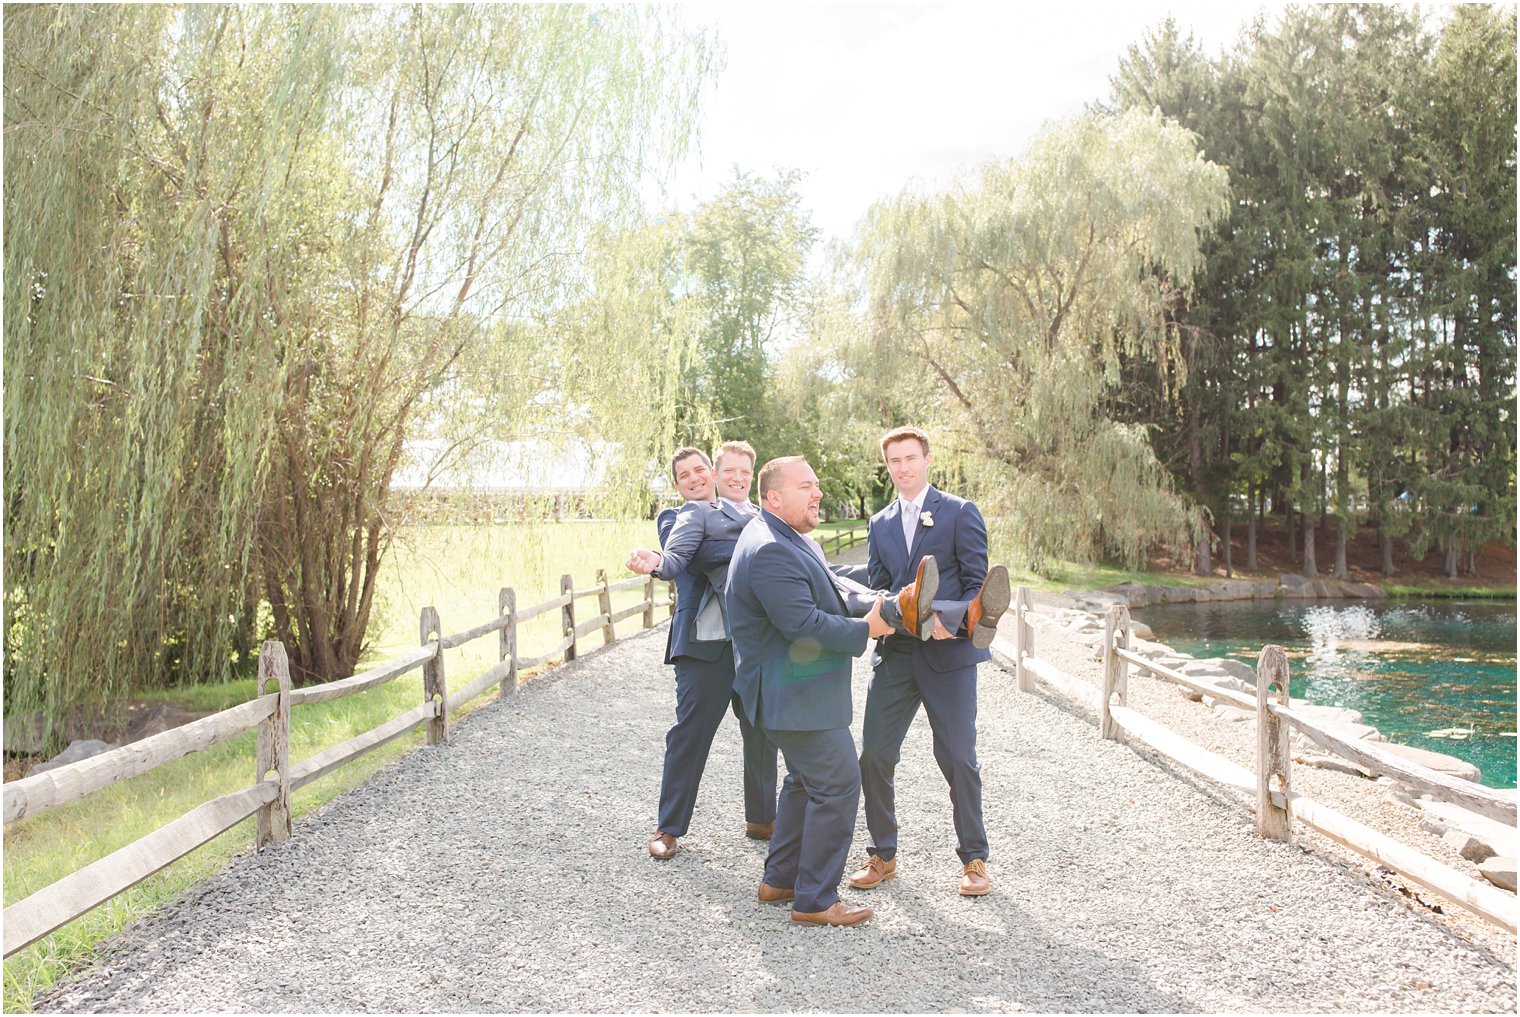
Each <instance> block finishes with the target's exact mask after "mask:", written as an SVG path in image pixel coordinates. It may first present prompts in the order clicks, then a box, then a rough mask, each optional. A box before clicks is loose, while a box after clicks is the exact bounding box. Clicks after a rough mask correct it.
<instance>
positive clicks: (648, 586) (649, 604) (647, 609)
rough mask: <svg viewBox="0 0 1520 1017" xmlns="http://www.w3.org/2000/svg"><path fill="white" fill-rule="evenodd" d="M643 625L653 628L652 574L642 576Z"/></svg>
mask: <svg viewBox="0 0 1520 1017" xmlns="http://www.w3.org/2000/svg"><path fill="white" fill-rule="evenodd" d="M644 627H645V628H646V629H652V628H654V576H646V577H645V578H644Z"/></svg>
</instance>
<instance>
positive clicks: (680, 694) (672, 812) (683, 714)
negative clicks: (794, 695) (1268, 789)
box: [659, 646, 776, 837]
mask: <svg viewBox="0 0 1520 1017" xmlns="http://www.w3.org/2000/svg"><path fill="white" fill-rule="evenodd" d="M675 668H676V722H675V724H674V726H672V727H671V729H670V731H669V732H668V733H667V734H666V735H665V772H664V776H663V777H662V778H661V780H660V825H659V830H660V832H661V833H668V834H670V835H671V836H672V837H684V836H686V831H687V828H688V827H690V826H691V813H692V810H693V809H695V808H696V804H697V787H698V785H700V784H701V783H702V771H703V770H704V769H705V768H706V766H707V753H708V751H709V750H710V749H711V748H712V743H713V736H714V735H716V734H717V733H718V728H719V726H720V725H721V724H722V723H723V714H724V713H725V712H727V711H728V709H729V707H730V706H732V708H733V711H734V716H735V717H738V718H739V734H740V736H741V737H742V738H743V740H744V820H745V822H747V823H769V822H771V821H772V820H774V819H775V818H776V746H774V745H772V744H771V743H770V741H769V740H768V739H767V738H766V737H765V734H764V733H763V732H761V731H760V730H758V729H757V728H755V727H754V726H753V725H752V724H750V722H749V718H747V717H746V716H745V715H744V710H743V708H742V707H741V706H740V705H739V697H738V696H737V695H735V693H734V651H733V648H732V647H730V646H725V647H724V648H723V656H721V657H719V658H718V659H717V660H712V661H708V660H698V659H696V658H694V657H678V658H676V664H675Z"/></svg>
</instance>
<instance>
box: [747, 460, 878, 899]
mask: <svg viewBox="0 0 1520 1017" xmlns="http://www.w3.org/2000/svg"><path fill="white" fill-rule="evenodd" d="M822 498H823V494H822V491H821V490H820V489H819V486H818V478H817V477H816V476H815V475H814V473H813V470H812V468H811V467H810V466H808V464H807V460H805V459H803V458H802V457H800V456H786V457H783V458H780V459H772V460H771V461H770V462H768V463H766V464H765V466H764V468H763V469H761V471H760V504H761V507H762V512H761V513H760V517H759V518H757V519H755V520H754V521H752V522H751V523H750V524H749V525H748V526H746V527H745V528H744V532H743V534H742V535H741V536H740V537H739V543H738V545H737V546H736V547H735V548H734V557H733V562H732V564H731V566H730V568H729V574H728V617H729V624H730V627H731V628H732V630H733V637H734V689H735V691H736V692H737V693H738V695H739V699H740V701H741V702H742V703H743V707H744V713H745V715H746V716H748V717H749V719H750V720H751V722H753V723H754V724H755V725H756V726H758V727H759V728H760V729H761V730H763V731H764V732H765V733H766V734H767V735H768V736H769V737H770V739H771V741H773V742H775V743H776V745H777V746H779V747H780V749H781V754H782V755H783V756H784V757H785V758H786V769H787V773H786V779H785V780H784V781H783V782H782V785H781V800H780V802H779V803H778V805H777V807H776V830H775V833H774V835H773V836H772V837H771V850H770V855H769V856H768V857H767V858H766V860H765V873H764V875H763V877H762V879H761V882H760V888H759V891H758V894H757V896H758V898H759V899H760V900H761V901H762V902H764V903H775V904H780V903H784V902H786V901H792V902H793V904H792V920H793V921H798V922H809V923H812V924H815V925H856V924H859V923H860V922H863V921H865V920H866V919H868V918H870V917H871V914H872V911H871V909H870V908H851V907H848V906H846V905H845V903H844V902H843V901H841V900H840V899H839V881H840V879H841V878H842V877H843V876H844V866H845V862H846V860H847V859H848V858H849V852H850V840H851V837H852V836H853V834H854V831H855V813H856V809H857V808H858V806H859V804H860V765H859V763H858V761H857V760H856V758H855V741H854V739H853V738H852V737H851V736H850V719H851V716H852V713H853V708H852V703H851V698H850V658H851V657H852V656H859V655H860V654H862V653H864V652H865V651H866V647H867V646H868V645H869V641H870V639H871V638H873V637H878V636H883V635H886V634H887V633H888V632H891V631H892V627H891V625H889V624H888V623H887V622H885V621H883V620H882V617H881V604H882V601H881V600H880V599H879V598H878V599H876V600H874V601H873V602H872V604H871V607H870V609H869V610H868V611H867V612H866V615H865V617H864V618H852V617H850V616H849V607H848V606H847V605H846V602H845V598H844V597H843V596H841V594H840V592H839V589H838V587H837V586H836V585H835V580H834V574H833V573H831V572H830V570H829V568H828V566H827V565H826V564H825V562H824V557H823V549H822V548H821V547H820V546H819V545H818V544H817V542H816V541H813V540H811V539H809V538H808V537H806V536H804V534H806V533H808V532H809V531H811V530H812V529H813V528H814V527H816V526H817V525H818V505H819V502H820V501H821V500H822Z"/></svg>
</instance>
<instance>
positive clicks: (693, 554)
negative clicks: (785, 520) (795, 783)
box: [626, 441, 776, 861]
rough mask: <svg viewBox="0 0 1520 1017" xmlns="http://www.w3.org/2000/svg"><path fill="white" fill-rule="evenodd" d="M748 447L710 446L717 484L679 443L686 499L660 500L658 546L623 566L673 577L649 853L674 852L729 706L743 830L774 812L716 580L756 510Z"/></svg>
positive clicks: (770, 756)
mask: <svg viewBox="0 0 1520 1017" xmlns="http://www.w3.org/2000/svg"><path fill="white" fill-rule="evenodd" d="M754 466H755V450H754V449H753V448H751V447H750V445H749V444H748V443H747V442H742V441H736V442H728V443H726V444H724V445H723V446H722V448H720V449H719V450H718V461H717V477H716V488H717V493H718V494H720V495H721V497H719V498H716V499H715V498H714V497H713V495H714V477H713V471H712V469H711V467H709V466H708V465H707V456H706V455H704V454H703V453H702V451H701V450H700V449H696V448H689V447H688V448H683V449H679V450H677V452H676V454H675V456H674V457H673V458H672V460H671V476H672V477H673V478H674V480H675V482H676V488H677V490H679V491H680V492H681V494H682V495H683V496H684V497H685V498H687V499H688V500H687V502H686V504H685V505H683V506H681V508H680V509H679V510H673V509H666V510H665V511H664V512H662V513H661V514H660V518H659V520H658V522H657V526H658V527H659V532H660V544H661V546H662V547H663V549H664V550H663V552H658V551H650V550H637V551H634V552H633V553H632V554H631V555H630V556H629V558H628V561H627V562H626V565H627V567H628V568H629V569H631V570H632V571H634V572H637V573H639V574H641V575H653V576H655V578H657V579H669V580H673V581H674V582H675V584H676V613H675V617H674V618H673V619H671V623H670V635H669V638H668V641H667V643H666V649H665V662H666V663H667V664H673V665H675V671H676V721H675V724H674V725H673V726H672V727H671V728H670V731H669V732H668V733H667V734H666V736H665V766H664V773H663V776H662V778H661V781H660V817H659V824H658V826H657V827H656V828H655V832H654V834H653V835H652V836H651V837H650V839H649V853H650V855H652V856H653V857H655V858H658V859H660V860H662V861H663V860H665V859H668V858H671V857H672V856H673V855H675V853H676V851H677V840H678V838H680V837H684V836H685V835H686V832H687V830H688V829H689V828H690V826H691V816H692V812H693V810H694V809H695V807H696V801H697V789H698V786H699V785H700V784H701V781H702V771H703V770H704V769H705V768H706V766H707V756H708V753H709V752H710V750H711V749H712V742H713V738H714V736H715V735H716V734H717V732H718V728H719V726H720V725H721V724H722V723H723V715H724V713H726V712H727V711H728V709H729V708H730V706H732V708H733V712H734V716H735V717H737V718H738V720H739V733H740V736H741V738H742V739H743V743H744V819H745V822H744V831H745V834H746V836H749V837H752V838H755V839H757V840H767V839H769V838H770V835H771V829H772V827H773V824H774V822H775V818H776V747H775V746H774V745H772V744H771V743H770V741H769V740H767V739H766V737H765V735H764V734H763V733H762V732H760V731H757V730H755V728H754V726H753V725H752V724H751V723H750V720H749V718H748V717H746V716H745V715H744V711H743V710H742V709H740V706H739V700H738V697H737V696H735V695H734V691H733V685H734V654H733V649H732V646H731V644H730V643H729V640H728V634H727V631H726V629H725V623H724V620H723V615H722V604H721V597H720V593H721V587H718V588H715V586H714V582H721V580H722V578H724V577H726V572H727V569H728V563H729V559H730V558H731V557H732V556H733V550H734V543H735V542H736V541H737V540H738V537H739V533H740V532H741V531H742V530H743V529H744V525H745V524H746V523H747V522H749V520H750V519H751V518H753V517H754V516H755V515H757V514H758V513H759V509H757V508H756V507H755V506H754V505H753V504H751V503H750V501H749V488H750V480H751V478H752V477H753V475H754Z"/></svg>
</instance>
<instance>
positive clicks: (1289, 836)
mask: <svg viewBox="0 0 1520 1017" xmlns="http://www.w3.org/2000/svg"><path fill="white" fill-rule="evenodd" d="M1273 686H1276V691H1275V693H1274V692H1273V691H1272V687H1273ZM1273 695H1275V697H1276V701H1277V703H1278V705H1280V706H1287V705H1288V655H1287V654H1286V653H1284V652H1283V648H1282V647H1281V646H1277V645H1269V646H1264V647H1262V649H1261V656H1260V657H1259V658H1258V659H1257V661H1256V832H1257V833H1259V834H1261V835H1262V836H1263V837H1271V838H1272V839H1273V840H1281V841H1288V842H1292V840H1293V812H1292V809H1291V808H1290V806H1289V805H1288V802H1287V800H1286V799H1287V794H1288V780H1289V777H1290V775H1291V770H1292V766H1293V762H1292V760H1293V757H1292V753H1291V752H1290V751H1289V748H1288V725H1287V724H1284V723H1283V720H1282V718H1281V717H1279V716H1278V715H1277V714H1275V713H1273V712H1272V711H1271V710H1269V709H1267V704H1268V703H1269V702H1271V697H1272V696H1273ZM1273 777H1276V778H1278V780H1279V782H1280V785H1279V786H1278V787H1277V788H1275V789H1274V788H1273V786H1272V778H1273ZM1274 790H1277V791H1280V792H1281V793H1282V795H1283V797H1284V801H1283V804H1282V805H1281V806H1279V805H1277V804H1276V803H1275V802H1273V801H1272V792H1273V791H1274Z"/></svg>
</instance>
